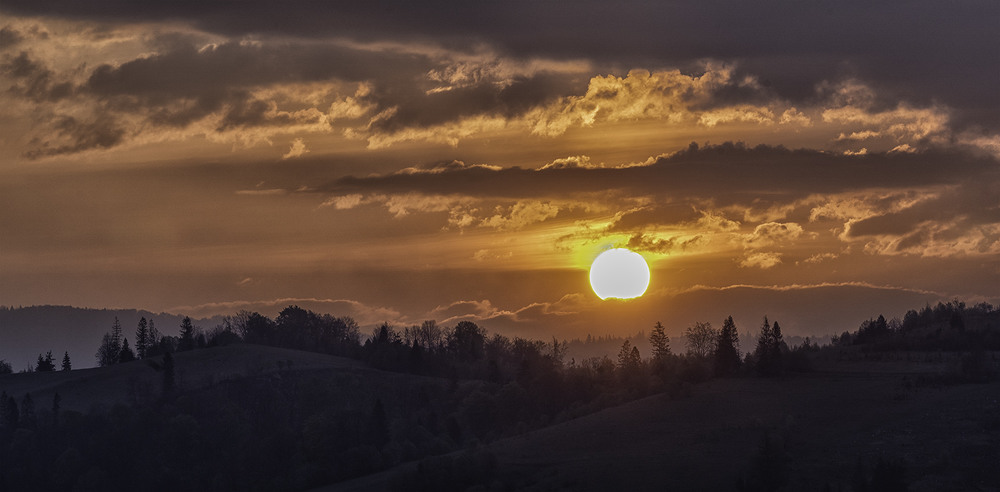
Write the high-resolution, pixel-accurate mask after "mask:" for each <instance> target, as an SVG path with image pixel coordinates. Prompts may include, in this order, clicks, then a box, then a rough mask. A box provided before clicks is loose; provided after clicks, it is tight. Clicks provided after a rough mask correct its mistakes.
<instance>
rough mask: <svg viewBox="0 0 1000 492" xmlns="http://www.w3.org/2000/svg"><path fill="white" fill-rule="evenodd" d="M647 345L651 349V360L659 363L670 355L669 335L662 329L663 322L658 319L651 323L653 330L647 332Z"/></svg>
mask: <svg viewBox="0 0 1000 492" xmlns="http://www.w3.org/2000/svg"><path fill="white" fill-rule="evenodd" d="M649 345H650V346H651V347H652V351H653V354H652V355H653V361H654V362H656V363H661V362H662V361H664V360H666V359H667V358H668V357H670V337H668V336H667V334H666V332H665V331H664V330H663V323H660V322H659V321H657V322H656V324H655V325H653V332H652V333H650V334H649Z"/></svg>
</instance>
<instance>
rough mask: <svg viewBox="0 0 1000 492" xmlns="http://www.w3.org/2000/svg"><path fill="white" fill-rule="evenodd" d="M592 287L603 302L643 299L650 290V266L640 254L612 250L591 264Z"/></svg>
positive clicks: (618, 249) (621, 249)
mask: <svg viewBox="0 0 1000 492" xmlns="http://www.w3.org/2000/svg"><path fill="white" fill-rule="evenodd" d="M590 286H591V287H592V288H593V289H594V293H595V294H597V297H600V298H601V299H608V298H616V299H632V298H635V297H639V296H641V295H642V294H643V293H645V292H646V287H649V265H647V264H646V260H645V259H643V257H642V255H640V254H639V253H635V252H632V251H629V250H627V249H624V248H615V249H609V250H607V251H605V252H603V253H601V254H599V255H597V258H595V259H594V263H592V264H591V265H590Z"/></svg>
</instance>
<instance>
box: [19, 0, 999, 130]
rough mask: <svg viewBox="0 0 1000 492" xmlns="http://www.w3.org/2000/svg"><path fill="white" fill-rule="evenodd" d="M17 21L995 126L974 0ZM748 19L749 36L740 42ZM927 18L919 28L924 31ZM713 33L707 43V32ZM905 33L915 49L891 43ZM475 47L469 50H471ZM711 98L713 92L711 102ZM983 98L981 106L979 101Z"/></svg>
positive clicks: (995, 10) (154, 10)
mask: <svg viewBox="0 0 1000 492" xmlns="http://www.w3.org/2000/svg"><path fill="white" fill-rule="evenodd" d="M2 8H3V10H4V11H5V13H7V14H11V16H12V17H16V16H26V17H45V16H47V17H50V18H58V19H70V20H90V21H100V22H102V23H118V24H126V23H135V22H137V21H138V22H149V23H153V22H160V21H161V20H162V19H171V20H172V21H173V22H175V23H178V24H185V25H187V26H189V27H190V28H193V29H198V30H202V31H204V32H208V33H211V34H213V35H215V36H222V37H229V38H233V39H244V38H248V37H251V36H254V37H258V38H259V37H268V36H273V37H275V38H278V39H298V40H307V41H319V40H327V39H329V36H330V33H337V36H339V37H342V38H344V39H351V40H356V41H357V42H371V43H374V42H381V43H384V44H387V45H407V44H410V45H421V44H424V45H426V44H429V43H437V44H440V45H448V46H454V47H456V48H461V49H464V50H466V51H472V50H474V49H475V47H477V46H482V45H488V46H491V47H494V48H495V49H496V50H497V51H498V52H503V53H508V54H510V55H512V56H513V57H516V58H522V59H524V58H528V59H530V58H546V59H554V60H560V61H569V60H579V59H586V60H588V61H589V62H591V63H595V64H602V65H604V66H613V65H615V64H617V65H618V66H642V65H644V64H646V65H653V66H680V67H686V66H689V65H691V64H693V63H695V62H696V61H698V60H703V59H706V58H710V57H715V58H721V59H723V60H726V61H729V62H739V63H742V64H743V65H745V66H746V69H745V70H744V71H740V72H737V74H736V76H737V78H738V79H742V76H743V75H745V72H749V73H753V74H755V75H756V76H757V78H758V80H760V82H759V85H761V86H764V87H766V88H767V90H768V91H770V92H773V93H776V94H778V95H779V96H780V97H782V98H784V99H789V100H793V101H795V102H800V101H807V100H809V99H810V98H811V97H812V96H814V94H813V88H814V87H815V86H816V85H817V84H819V83H821V82H822V81H824V80H826V81H829V80H836V79H838V78H840V77H843V76H844V74H845V73H848V74H851V75H852V76H854V77H858V78H861V79H865V80H870V81H872V83H873V85H876V86H879V87H883V88H885V90H886V92H888V93H894V94H900V95H905V96H908V97H910V98H912V99H914V100H918V101H930V100H940V101H944V103H945V104H948V105H950V106H952V107H956V108H960V109H961V110H962V112H963V113H964V114H963V115H962V116H961V118H962V119H963V120H967V121H968V124H970V125H974V124H978V125H984V124H988V125H992V126H993V127H994V128H996V126H997V121H998V120H997V116H996V114H997V108H998V105H1000V97H998V96H997V95H996V91H995V90H994V89H995V87H994V86H995V84H992V83H991V82H992V81H993V80H994V79H995V77H993V75H995V68H996V67H995V64H994V63H991V62H989V61H992V60H996V59H998V55H1000V48H998V47H997V46H996V45H995V43H984V42H983V41H982V38H981V36H979V33H983V32H989V31H990V29H991V28H992V27H994V26H993V24H992V23H991V21H993V20H994V19H996V18H997V15H1000V7H998V6H996V5H994V4H989V3H985V4H984V3H981V2H973V3H969V4H961V5H951V4H936V3H929V4H926V5H922V6H921V8H920V9H914V10H913V11H908V12H903V13H900V12H899V11H898V10H897V9H891V8H887V7H886V6H885V5H882V4H877V3H876V4H871V3H864V2H857V3H851V4H844V5H841V6H840V8H838V9H836V10H835V11H830V10H829V9H827V8H825V7H824V6H822V5H816V4H813V3H800V4H795V5H785V4H780V5H779V4H766V5H761V4H747V3H745V2H739V1H736V0H728V1H724V2H722V3H712V4H711V5H708V4H699V3H696V2H694V3H692V2H683V3H649V2H639V1H627V2H625V3H624V4H616V5H614V6H612V5H608V4H607V3H603V2H598V1H596V0H587V1H583V2H580V3H577V4H574V8H573V9H566V8H562V7H561V6H559V5H554V4H549V3H545V2H542V3H539V2H530V1H527V0H515V1H513V2H506V3H504V4H502V5H499V4H497V5H482V4H469V3H467V2H458V1H446V2H444V3H440V2H438V3H434V4H433V5H424V4H420V3H412V2H398V1H394V0H384V1H372V2H365V3H364V4H340V5H337V6H331V7H330V8H326V9H316V8H314V6H313V5H311V4H308V3H302V4H289V5H284V4H283V5H281V6H277V5H275V4H273V2H266V1H264V0H249V1H246V2H242V3H241V4H240V15H232V12H231V11H230V9H228V7H226V6H225V4H221V3H211V2H210V3H205V4H199V5H191V4H186V3H181V4H177V3H175V2H168V1H165V0H156V1H151V2H143V3H142V5H138V4H131V3H129V2H125V1H122V0H96V1H92V2H86V3H85V4H79V3H75V2H72V1H69V0H52V1H47V2H41V3H40V2H34V1H31V0H9V1H7V2H4V5H3V7H2ZM747 19H754V22H755V24H754V25H753V33H754V35H752V36H748V35H747V29H748V27H747V24H746V20H747ZM928 24H933V25H934V26H935V28H934V29H933V30H932V31H928V30H927V29H926V28H925V27H926V26H927V25H928ZM707 32H711V33H712V34H711V36H707V35H706V33H707ZM900 39H909V40H912V41H913V42H911V43H908V44H906V45H905V46H902V47H901V46H900V44H899V42H898V41H899V40H900ZM470 47H471V48H470ZM491 70H496V69H495V68H490V67H489V66H487V67H474V68H470V67H466V66H462V65H461V64H455V65H454V66H451V67H448V68H444V67H441V68H438V69H437V70H436V72H435V75H436V77H437V78H438V79H439V83H441V84H442V85H443V86H446V87H452V86H458V87H461V86H462V85H464V84H475V83H476V82H477V81H478V80H481V79H482V78H483V77H489V76H490V75H489V74H490V71H491ZM720 97H722V95H721V94H720ZM977 104H978V106H977Z"/></svg>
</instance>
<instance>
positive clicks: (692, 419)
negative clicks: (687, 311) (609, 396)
mask: <svg viewBox="0 0 1000 492" xmlns="http://www.w3.org/2000/svg"><path fill="white" fill-rule="evenodd" d="M912 368H913V370H912V371H910V370H908V365H907V364H905V363H896V362H888V363H880V364H872V363H869V364H865V365H863V366H862V365H860V364H851V363H846V362H845V363H843V364H840V365H839V366H838V365H833V366H831V367H829V368H827V369H828V370H827V371H824V372H816V373H812V374H808V375H801V376H796V377H792V378H786V379H780V380H773V379H772V380H769V379H758V378H737V379H721V380H713V381H710V382H707V383H704V384H700V385H696V386H694V387H693V388H692V391H691V394H690V396H685V397H679V398H670V397H668V396H667V395H666V394H661V395H654V396H651V397H647V398H644V399H642V400H638V401H634V402H630V403H626V404H624V405H620V406H617V407H614V408H609V409H605V410H603V411H600V412H597V413H594V414H591V415H588V416H584V417H581V418H578V419H575V420H571V421H568V422H564V423H561V424H557V425H553V426H550V427H548V428H544V429H540V430H537V431H534V432H530V433H528V434H526V435H523V436H517V437H512V438H508V439H503V440H499V441H497V442H494V443H492V444H489V445H487V446H484V447H483V448H482V449H481V451H480V453H483V454H487V455H490V454H491V455H492V456H494V457H495V459H496V468H495V470H494V471H493V472H492V474H493V479H492V482H490V481H486V482H485V483H483V484H482V485H483V486H484V487H485V488H484V490H489V487H490V486H491V485H492V486H493V488H494V489H501V487H503V488H511V487H514V488H523V489H527V490H593V491H604V490H738V486H739V484H740V481H741V480H743V481H744V483H746V482H753V481H754V477H758V478H759V477H760V476H761V475H762V474H763V475H775V476H776V477H777V480H778V482H779V483H783V484H784V485H783V486H782V487H781V490H815V491H821V490H844V491H847V490H858V489H860V488H861V487H863V486H864V484H868V486H869V487H871V482H872V480H873V478H874V479H876V480H878V479H879V478H878V477H876V476H875V475H879V476H881V477H882V479H883V480H886V479H888V480H890V482H893V483H898V484H903V485H904V486H905V487H907V488H905V489H902V490H910V491H947V490H955V491H959V490H1000V466H998V463H1000V382H992V383H988V384H953V385H940V384H936V383H934V382H933V381H934V378H933V377H932V375H933V374H934V372H933V370H934V369H935V368H934V366H933V365H931V366H928V365H920V366H916V365H913V366H912ZM833 369H839V370H833ZM941 369H944V368H943V367H941ZM765 436H766V438H767V439H769V445H768V446H764V445H763V440H764V439H765ZM880 460H881V463H882V464H881V465H880ZM456 462H459V461H458V460H456ZM425 465H426V463H425ZM425 468H426V466H425ZM876 468H877V469H878V471H876ZM405 478H409V482H410V483H413V482H414V481H415V480H417V479H419V472H417V465H416V464H413V463H409V464H404V465H401V466H399V467H397V468H395V469H392V470H389V471H386V472H383V473H380V474H377V475H373V476H369V477H364V478H361V479H357V480H355V481H351V482H348V483H343V484H339V485H336V486H331V487H326V488H323V489H319V490H322V491H328V492H334V491H361V490H380V489H389V488H397V489H400V488H402V489H407V488H408V486H407V485H405V484H406V483H407V480H405ZM765 478H766V477H765ZM758 482H759V480H758ZM401 483H402V484H403V485H401ZM875 485H876V487H877V485H878V484H877V483H876V484H875ZM413 487H415V486H413ZM746 488H752V487H750V486H747V487H746ZM870 490H878V489H877V488H875V487H873V488H870Z"/></svg>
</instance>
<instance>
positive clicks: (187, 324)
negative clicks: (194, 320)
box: [177, 316, 194, 352]
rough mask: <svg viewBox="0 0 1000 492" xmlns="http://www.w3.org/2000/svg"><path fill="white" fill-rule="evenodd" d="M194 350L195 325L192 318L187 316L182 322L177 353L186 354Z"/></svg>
mask: <svg viewBox="0 0 1000 492" xmlns="http://www.w3.org/2000/svg"><path fill="white" fill-rule="evenodd" d="M192 349H194V325H192V324H191V318H189V317H187V316H185V317H184V319H183V320H182V321H181V338H180V340H179V341H178V342H177V351H178V352H184V351H187V350H192Z"/></svg>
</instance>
